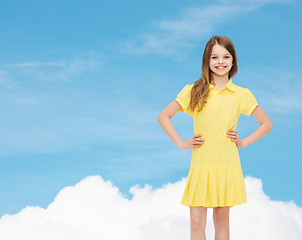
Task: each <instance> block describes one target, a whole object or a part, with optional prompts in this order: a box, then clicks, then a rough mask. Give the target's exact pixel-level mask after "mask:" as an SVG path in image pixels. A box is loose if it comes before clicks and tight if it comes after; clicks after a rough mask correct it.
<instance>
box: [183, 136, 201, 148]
mask: <svg viewBox="0 0 302 240" xmlns="http://www.w3.org/2000/svg"><path fill="white" fill-rule="evenodd" d="M201 136H202V134H197V135H194V137H192V138H190V139H189V140H188V141H186V142H183V143H182V144H181V146H180V149H182V150H187V149H190V148H196V147H200V146H201V145H202V144H204V139H203V138H202V139H200V137H201Z"/></svg>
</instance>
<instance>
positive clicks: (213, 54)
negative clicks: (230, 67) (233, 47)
mask: <svg viewBox="0 0 302 240" xmlns="http://www.w3.org/2000/svg"><path fill="white" fill-rule="evenodd" d="M212 55H217V54H215V53H213V54H211V56H212ZM224 55H231V54H229V53H226V54H224Z"/></svg>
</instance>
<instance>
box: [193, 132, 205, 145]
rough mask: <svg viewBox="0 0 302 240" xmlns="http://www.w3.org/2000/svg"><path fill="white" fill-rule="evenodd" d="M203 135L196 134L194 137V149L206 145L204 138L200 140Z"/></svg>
mask: <svg viewBox="0 0 302 240" xmlns="http://www.w3.org/2000/svg"><path fill="white" fill-rule="evenodd" d="M201 136H202V134H196V135H194V137H193V144H192V147H193V148H195V147H200V146H201V145H202V144H204V138H200V137H201Z"/></svg>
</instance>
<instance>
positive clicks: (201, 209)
mask: <svg viewBox="0 0 302 240" xmlns="http://www.w3.org/2000/svg"><path fill="white" fill-rule="evenodd" d="M236 73H237V55H236V51H235V47H234V45H233V43H232V41H231V40H230V39H229V38H227V37H224V36H213V37H212V38H211V39H210V40H209V41H208V42H207V44H206V47H205V50H204V53H203V58H202V75H201V77H200V79H198V80H197V81H196V82H195V83H194V84H187V85H185V86H184V88H183V89H182V90H181V91H180V92H179V94H178V95H177V97H176V98H175V100H174V101H173V102H171V103H170V104H169V105H168V106H167V107H166V108H165V109H164V110H163V111H162V112H161V113H160V114H159V116H158V119H157V121H158V122H159V124H160V126H161V127H162V129H163V130H164V132H165V133H166V134H167V135H168V136H169V137H170V138H171V140H172V141H173V142H174V143H175V144H176V145H177V146H178V147H179V148H180V149H182V150H187V149H191V148H192V159H191V163H190V168H189V173H188V177H187V182H186V186H185V190H184V193H183V197H182V200H181V204H182V205H184V206H189V207H190V232H191V240H205V239H206V236H205V228H206V217H207V208H213V222H214V227H215V240H229V238H230V233H229V210H230V207H233V206H234V205H238V204H243V203H246V202H247V200H246V189H245V182H244V177H243V173H242V169H241V164H240V158H239V153H238V149H242V148H245V147H247V146H248V145H250V144H252V143H254V142H256V141H258V140H259V139H261V138H262V137H264V136H265V135H266V134H267V133H269V132H270V131H271V130H272V128H273V126H272V122H271V121H270V119H269V117H268V116H267V114H266V113H265V112H264V111H263V109H262V108H261V107H260V106H259V105H258V103H257V100H256V98H255V96H254V95H253V94H252V92H251V91H250V90H249V89H248V88H243V87H240V86H238V85H236V84H234V83H233V82H232V77H234V76H235V75H236ZM179 111H181V112H185V113H187V114H189V115H191V116H192V118H193V125H194V136H193V137H192V138H190V139H189V140H188V141H183V140H182V139H181V138H180V137H179V136H178V134H177V133H176V131H175V129H174V127H173V125H172V123H171V120H170V119H171V118H172V117H173V116H174V115H175V114H176V113H177V112H179ZM241 113H243V114H245V115H247V116H250V115H253V116H254V118H255V119H256V120H257V121H258V123H259V124H260V126H259V127H258V128H257V129H256V130H255V131H254V132H253V133H252V134H250V135H249V136H247V137H246V138H244V139H240V138H239V135H238V133H237V131H236V126H237V122H238V118H239V116H240V114H241Z"/></svg>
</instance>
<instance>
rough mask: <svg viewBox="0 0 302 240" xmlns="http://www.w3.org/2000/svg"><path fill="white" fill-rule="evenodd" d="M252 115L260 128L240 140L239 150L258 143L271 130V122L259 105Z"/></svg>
mask: <svg viewBox="0 0 302 240" xmlns="http://www.w3.org/2000/svg"><path fill="white" fill-rule="evenodd" d="M252 115H253V116H254V118H255V119H256V120H257V121H258V123H259V124H260V126H259V127H258V128H257V129H256V130H255V131H254V132H253V133H251V134H250V135H249V136H247V137H246V138H244V139H242V140H240V142H241V143H240V145H241V148H244V147H247V146H248V145H250V144H252V143H254V142H256V141H258V140H259V139H261V138H263V137H264V136H265V135H266V134H268V133H269V132H270V131H271V130H272V129H273V124H272V122H271V120H270V119H269V117H268V116H267V114H266V113H265V112H264V111H263V109H262V108H261V107H260V106H259V105H258V106H257V107H256V108H255V109H254V111H253V112H252Z"/></svg>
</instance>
